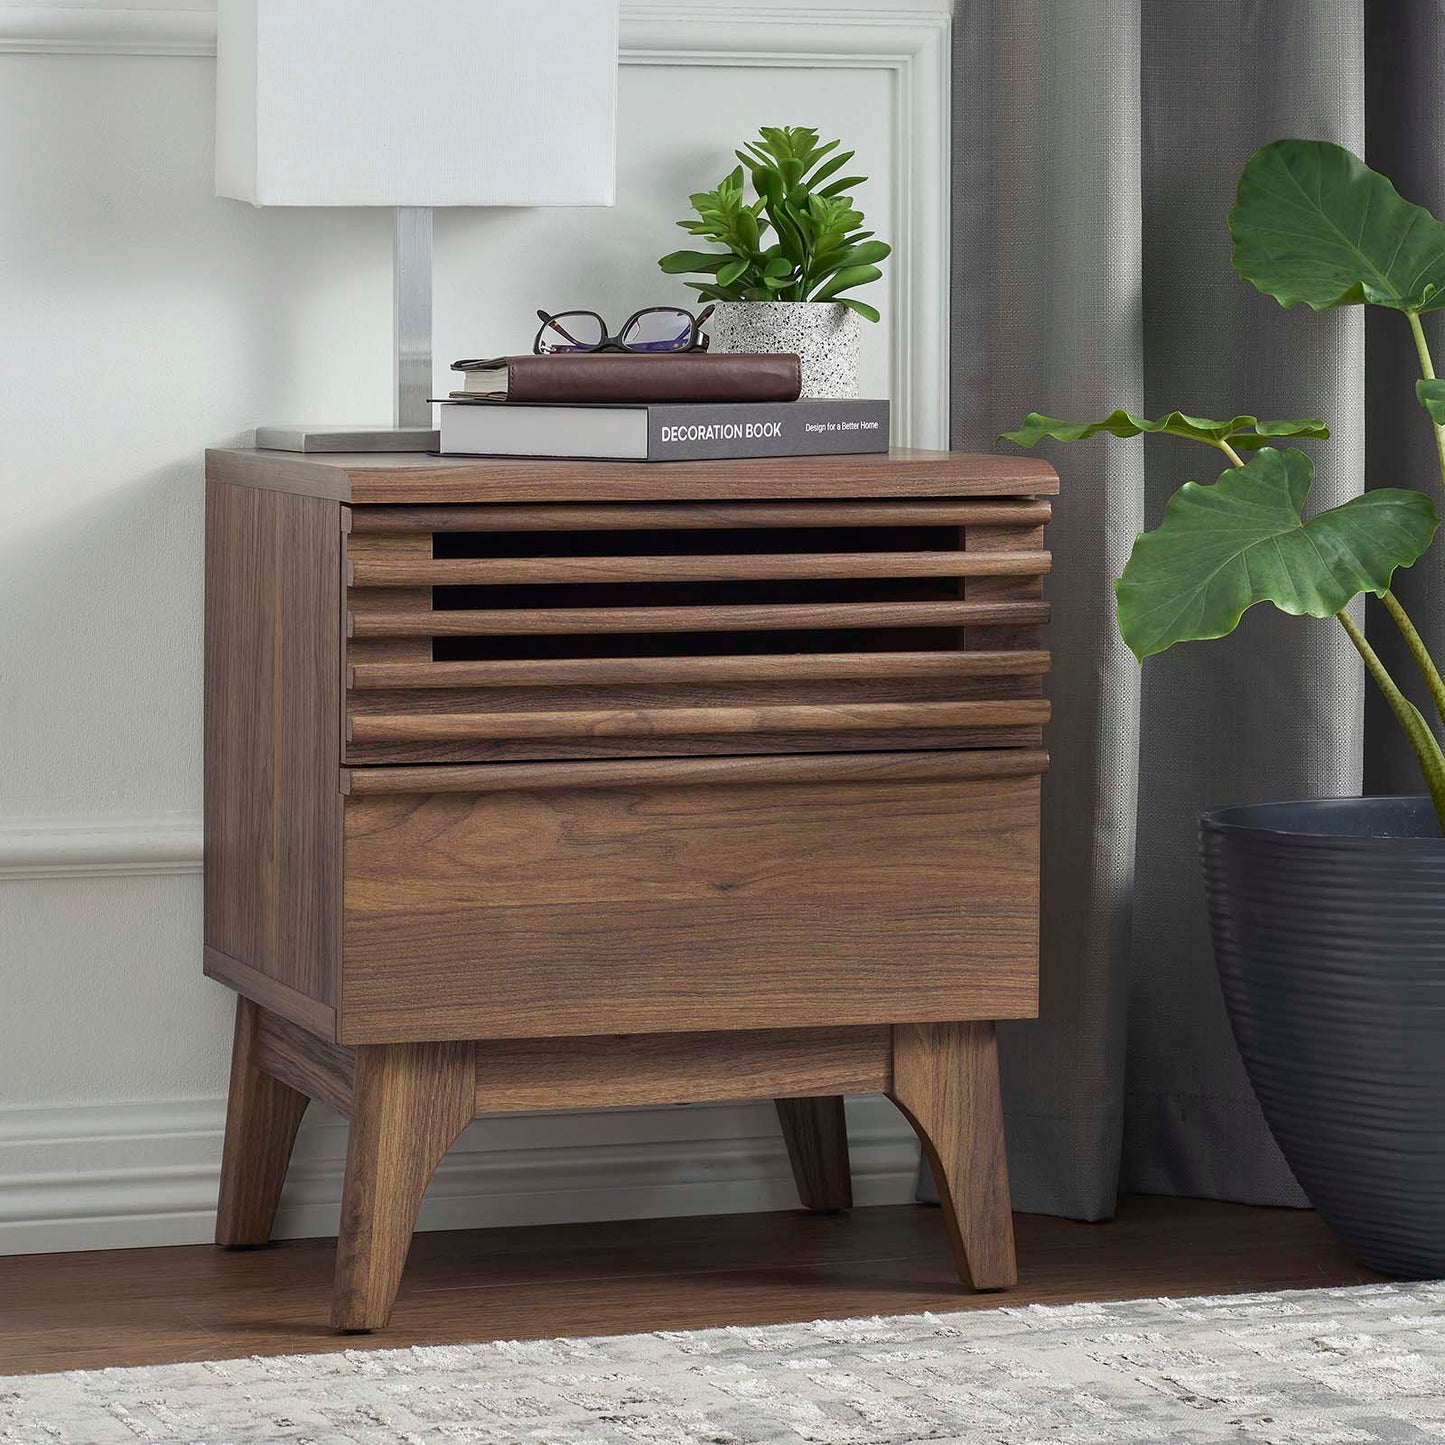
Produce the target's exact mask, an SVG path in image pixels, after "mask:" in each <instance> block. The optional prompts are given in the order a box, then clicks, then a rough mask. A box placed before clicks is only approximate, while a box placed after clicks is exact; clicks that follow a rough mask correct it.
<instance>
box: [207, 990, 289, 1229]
mask: <svg viewBox="0 0 1445 1445" xmlns="http://www.w3.org/2000/svg"><path fill="white" fill-rule="evenodd" d="M261 1027H262V1013H261V1009H260V1008H259V1006H258V1005H256V1004H254V1003H253V1002H252V1001H251V1000H250V999H248V998H238V999H237V1000H236V1027H235V1032H234V1035H233V1038H232V1043H231V1091H230V1098H229V1100H228V1102H227V1105H226V1139H225V1144H224V1146H223V1148H222V1151H221V1194H220V1199H219V1202H218V1203H217V1206H216V1243H217V1244H220V1245H224V1246H225V1247H226V1248H228V1249H241V1248H247V1247H250V1246H253V1245H258V1244H266V1243H267V1242H268V1241H269V1240H270V1238H271V1229H272V1226H273V1225H274V1224H275V1221H276V1206H277V1204H278V1203H279V1202H280V1200H281V1186H282V1185H283V1184H284V1183H285V1182H286V1167H287V1165H288V1164H289V1163H290V1162H291V1150H292V1148H293V1146H294V1145H295V1143H296V1131H297V1129H299V1128H300V1127H301V1116H302V1115H303V1114H305V1112H306V1105H307V1103H308V1102H309V1100H308V1098H307V1096H306V1094H304V1093H302V1092H300V1091H298V1090H296V1089H293V1088H291V1087H290V1086H289V1085H287V1084H283V1083H282V1082H281V1081H280V1080H279V1079H276V1078H273V1077H272V1076H271V1075H269V1074H267V1073H264V1072H263V1071H262V1061H261V1055H262V1049H261V1042H260V1033H261Z"/></svg>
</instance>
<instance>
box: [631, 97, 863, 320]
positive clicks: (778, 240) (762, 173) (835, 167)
mask: <svg viewBox="0 0 1445 1445" xmlns="http://www.w3.org/2000/svg"><path fill="white" fill-rule="evenodd" d="M841 144H842V142H841V141H836V140H830V141H823V142H821V143H820V142H819V140H818V132H817V131H816V130H813V129H812V128H811V127H808V126H786V125H785V126H766V125H765V126H763V127H762V129H761V130H760V131H759V133H758V139H757V140H756V141H747V142H745V143H744V145H743V148H742V149H741V150H738V151H736V152H735V154H736V156H737V158H738V161H739V164H738V165H737V166H736V167H734V169H733V170H732V171H730V172H729V173H728V174H727V175H726V176H724V177H723V178H722V180H721V181H719V182H718V184H717V185H716V186H714V187H713V189H712V190H710V191H699V192H698V193H696V194H695V195H693V196H690V197H689V200H690V201H691V203H692V206H693V209H694V210H695V211H696V212H697V215H696V216H694V217H688V218H687V219H685V220H681V221H679V222H678V223H677V224H678V225H679V226H681V227H682V229H683V230H684V231H686V232H687V233H688V234H689V235H690V236H696V237H698V238H699V239H700V240H703V241H708V242H711V243H712V244H713V245H716V246H720V247H721V248H722V249H721V250H717V251H692V250H686V251H673V252H672V253H671V254H669V255H666V256H664V257H663V258H662V259H661V260H660V261H659V262H658V265H659V266H661V267H662V269H663V271H665V272H666V273H667V274H668V275H670V276H678V275H693V274H697V275H701V276H703V277H704V278H705V279H704V280H701V281H687V282H685V283H684V284H685V285H687V286H690V287H691V288H692V289H693V290H694V291H696V292H698V294H699V295H700V296H702V297H703V298H704V299H705V300H708V301H837V302H839V303H840V304H842V305H843V306H846V307H847V308H848V309H849V310H850V311H856V312H857V313H858V314H859V315H860V316H862V317H865V318H866V319H867V320H869V321H877V320H878V311H877V309H876V308H875V307H873V306H870V305H869V304H868V303H867V302H866V301H860V300H858V298H857V297H856V296H848V295H845V294H844V293H845V292H848V291H852V290H853V289H854V288H855V287H858V286H863V285H866V284H867V283H868V282H870V281H876V280H878V278H879V277H880V276H882V274H883V273H882V271H880V270H879V269H878V263H879V262H880V261H882V260H884V259H885V258H886V257H887V256H888V254H889V251H890V249H891V248H890V247H889V246H888V245H887V243H886V242H883V241H879V240H877V239H875V237H874V233H873V232H872V231H866V230H864V229H863V226H864V221H863V215H862V213H861V212H860V211H859V210H858V209H857V207H856V205H855V204H854V202H853V199H852V196H851V194H850V192H851V191H852V190H853V189H854V188H855V187H856V186H860V185H862V184H863V182H864V181H865V180H867V177H866V176H853V175H842V176H840V175H838V172H839V171H841V170H843V169H844V167H845V166H847V164H848V162H849V161H851V160H852V159H853V156H854V154H855V152H853V151H840V150H839V149H838V147H839V145H841ZM745 176H746V178H748V179H750V180H751V181H752V187H753V191H754V197H753V199H751V200H749V199H748V196H747V194H746V187H745V184H744V178H745Z"/></svg>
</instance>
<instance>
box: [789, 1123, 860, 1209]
mask: <svg viewBox="0 0 1445 1445" xmlns="http://www.w3.org/2000/svg"><path fill="white" fill-rule="evenodd" d="M777 1108H778V1122H779V1124H781V1125H782V1129H783V1142H784V1143H785V1144H786V1145H787V1148H788V1162H789V1163H790V1164H791V1165H792V1166H793V1178H794V1179H795V1180H796V1181H797V1185H798V1198H799V1199H800V1200H801V1201H802V1205H803V1208H804V1209H811V1210H813V1211H814V1212H815V1213H819V1214H833V1213H836V1212H837V1211H838V1210H840V1209H851V1208H852V1207H853V1176H852V1172H851V1170H850V1169H849V1167H848V1124H847V1120H846V1118H845V1117H844V1113H843V1100H842V1097H841V1096H839V1095H832V1096H830V1097H826V1098H808V1099H779V1100H777Z"/></svg>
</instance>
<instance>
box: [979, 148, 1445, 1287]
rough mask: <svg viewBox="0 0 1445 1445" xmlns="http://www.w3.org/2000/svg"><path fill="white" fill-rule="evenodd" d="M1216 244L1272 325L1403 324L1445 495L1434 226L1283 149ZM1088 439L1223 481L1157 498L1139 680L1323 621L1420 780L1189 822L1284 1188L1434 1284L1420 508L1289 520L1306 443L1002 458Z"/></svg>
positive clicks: (1335, 153)
mask: <svg viewBox="0 0 1445 1445" xmlns="http://www.w3.org/2000/svg"><path fill="white" fill-rule="evenodd" d="M1229 229H1230V233H1231V235H1232V237H1233V241H1234V253H1233V259H1234V266H1235V270H1236V271H1238V273H1239V274H1240V276H1241V277H1242V278H1243V279H1244V280H1245V281H1248V282H1249V283H1250V284H1251V285H1253V286H1254V287H1255V288H1256V289H1257V290H1259V291H1261V292H1263V293H1264V294H1265V295H1267V296H1272V297H1274V299H1275V300H1277V301H1278V302H1279V303H1280V304H1281V305H1283V306H1294V305H1296V304H1297V303H1301V302H1303V303H1304V304H1305V305H1306V306H1309V307H1310V308H1312V309H1313V310H1315V311H1324V310H1328V309H1330V308H1332V307H1336V306H1358V305H1361V304H1368V305H1372V306H1380V307H1385V308H1387V309H1388V310H1390V311H1394V312H1396V313H1399V314H1400V315H1401V316H1402V318H1403V320H1404V321H1405V322H1407V323H1408V327H1409V331H1410V334H1411V337H1412V339H1413V342H1414V348H1415V352H1416V354H1417V357H1418V359H1419V364H1420V372H1421V376H1420V380H1419V381H1418V382H1417V383H1416V386H1415V391H1416V396H1417V397H1418V399H1419V402H1420V404H1421V406H1422V407H1423V411H1422V412H1421V414H1420V422H1421V425H1423V426H1430V427H1432V428H1433V430H1434V434H1435V442H1436V448H1437V451H1438V453H1439V456H1440V463H1441V473H1442V479H1445V381H1442V380H1437V379H1436V376H1435V367H1434V363H1433V361H1432V359H1431V356H1430V349H1429V346H1428V345H1427V344H1426V337H1425V331H1424V327H1423V326H1422V325H1421V319H1420V318H1421V316H1422V314H1423V313H1425V312H1428V311H1438V310H1440V309H1442V308H1445V224H1442V223H1441V222H1440V221H1439V220H1437V219H1436V218H1435V217H1434V216H1433V215H1431V214H1430V212H1429V211H1427V210H1425V209H1424V208H1423V207H1421V206H1416V205H1413V204H1411V203H1410V202H1409V201H1406V200H1404V199H1403V198H1402V197H1401V196H1400V195H1399V194H1398V192H1397V191H1396V190H1395V188H1394V186H1393V185H1391V183H1390V182H1389V180H1388V179H1386V177H1384V176H1382V175H1380V174H1379V173H1378V172H1376V171H1372V170H1371V169H1370V168H1369V167H1368V166H1366V165H1365V164H1364V162H1363V161H1361V160H1360V159H1359V158H1358V157H1356V156H1354V155H1352V154H1351V153H1350V152H1349V151H1347V150H1345V149H1343V148H1342V147H1340V146H1336V145H1329V144H1326V143H1325V142H1322V141H1308V140H1283V141H1277V142H1275V143H1274V144H1273V145H1269V146H1265V147H1264V148H1263V149H1262V150H1260V151H1258V152H1256V153H1255V155H1254V156H1252V157H1251V158H1250V160H1249V162H1248V164H1247V165H1246V166H1245V168H1244V172H1243V174H1242V176H1241V177H1240V181H1239V189H1238V193H1237V196H1236V200H1235V205H1234V209H1233V210H1232V211H1231V212H1230V216H1229ZM1404 329H1405V327H1404V326H1402V327H1401V331H1402V332H1403V331H1404ZM1097 432H1108V433H1111V434H1112V435H1114V436H1118V437H1133V436H1139V435H1141V434H1144V433H1151V434H1163V435H1166V436H1172V437H1180V438H1183V439H1185V440H1187V441H1191V442H1198V443H1202V444H1203V445H1204V446H1206V447H1209V448H1212V449H1213V450H1214V451H1215V452H1216V453H1220V454H1222V455H1223V456H1224V458H1225V459H1226V460H1227V462H1228V466H1227V467H1225V468H1224V469H1223V470H1222V471H1221V472H1220V474H1219V476H1218V478H1217V479H1216V480H1214V481H1210V482H1206V483H1205V484H1203V485H1201V484H1200V483H1197V482H1186V483H1185V485H1184V486H1183V487H1181V488H1180V489H1179V491H1177V492H1176V493H1175V494H1174V496H1173V497H1172V498H1171V499H1170V501H1169V503H1168V505H1167V506H1166V507H1165V509H1164V516H1163V520H1162V521H1161V522H1160V524H1159V526H1158V527H1157V528H1155V530H1154V531H1152V532H1146V533H1145V534H1144V535H1143V536H1142V537H1140V538H1139V539H1138V540H1137V541H1136V542H1135V544H1134V550H1133V553H1132V555H1131V556H1130V558H1129V562H1128V565H1127V566H1126V567H1125V568H1124V570H1123V573H1122V574H1121V576H1120V577H1119V580H1118V582H1117V583H1116V585H1115V591H1116V594H1117V598H1118V617H1119V630H1120V632H1121V633H1122V634H1123V637H1124V640H1125V641H1126V642H1127V643H1128V644H1129V646H1130V648H1131V649H1132V650H1133V651H1134V654H1135V655H1136V656H1137V657H1138V658H1139V660H1140V662H1143V661H1144V659H1145V658H1147V657H1150V656H1152V655H1154V654H1155V653H1159V652H1163V651H1164V649H1165V648H1168V647H1172V646H1174V645H1175V644H1177V643H1181V642H1188V641H1191V640H1194V639H1204V638H1215V637H1224V636H1226V635H1227V634H1228V633H1230V632H1233V631H1234V629H1235V627H1236V626H1237V625H1238V623H1239V620H1240V617H1241V616H1242V615H1243V613H1244V611H1245V609H1246V608H1249V607H1252V606H1254V605H1255V604H1256V603H1260V602H1270V603H1273V604H1274V606H1275V607H1277V608H1279V609H1280V610H1281V611H1282V612H1287V613H1291V614H1293V615H1296V616H1307V617H1319V618H1334V619H1336V620H1337V621H1338V623H1339V625H1340V626H1341V627H1342V628H1343V629H1344V632H1345V633H1346V635H1347V636H1348V637H1349V640H1350V642H1351V644H1352V645H1353V646H1354V647H1355V648H1356V649H1357V650H1358V652H1359V653H1360V656H1361V658H1362V659H1363V661H1364V666H1365V670H1366V672H1367V673H1368V674H1369V676H1370V677H1371V678H1372V679H1373V680H1374V682H1375V684H1376V685H1377V686H1378V687H1379V688H1380V690H1381V692H1382V694H1383V695H1384V697H1385V699H1386V701H1387V702H1388V703H1389V705H1390V708H1391V709H1392V711H1393V712H1394V714H1395V717H1396V719H1397V720H1398V722H1399V724H1400V727H1401V729H1402V731H1403V733H1404V736H1405V738H1406V739H1407V740H1408V742H1409V744H1410V746H1411V748H1412V749H1413V750H1414V752H1415V756H1416V758H1417V759H1418V760H1419V764H1420V772H1421V776H1422V779H1423V781H1424V784H1425V787H1426V789H1427V793H1426V794H1424V795H1421V796H1418V797H1379V798H1322V799H1310V800H1304V801H1296V802H1282V803H1256V804H1251V805H1248V806H1243V807H1232V808H1222V809H1219V810H1216V811H1213V812H1209V813H1206V814H1205V815H1204V816H1203V818H1202V819H1201V843H1202V848H1203V854H1204V872H1205V884H1206V893H1207V895H1208V899H1209V911H1210V919H1211V924H1212V928H1213V935H1214V956H1215V961H1216V964H1217V965H1218V969H1219V975H1220V980H1221V983H1222V985H1223V991H1224V1000H1225V1004H1226V1006H1227V1008H1228V1010H1229V1016H1230V1022H1231V1025H1232V1026H1233V1029H1234V1035H1235V1038H1236V1040H1237V1041H1238V1043H1239V1048H1240V1053H1241V1056H1242V1057H1243V1059H1244V1063H1245V1067H1246V1069H1247V1070H1248V1072H1249V1076H1250V1080H1251V1082H1252V1083H1253V1085H1254V1090H1255V1093H1256V1094H1257V1095H1258V1097H1259V1102H1260V1105H1261V1107H1262V1108H1263V1110H1264V1115H1265V1118H1266V1120H1267V1121H1268V1123H1269V1126H1270V1129H1271V1130H1272V1132H1273V1133H1274V1136H1275V1138H1276V1140H1278V1142H1279V1145H1280V1148H1281V1149H1282V1150H1283V1152H1284V1156H1285V1158H1286V1159H1287V1160H1288V1161H1289V1164H1290V1167H1291V1168H1292V1169H1293V1170H1294V1173H1295V1176H1296V1178H1297V1179H1298V1180H1299V1182H1300V1184H1301V1185H1302V1186H1303V1188H1304V1190H1305V1192H1306V1194H1308V1196H1309V1197H1310V1199H1311V1201H1312V1202H1313V1203H1314V1205H1315V1206H1316V1208H1318V1209H1319V1211H1320V1213H1321V1214H1322V1215H1323V1216H1324V1217H1325V1219H1326V1220H1327V1221H1328V1222H1329V1223H1330V1224H1332V1225H1333V1226H1334V1227H1335V1229H1336V1230H1338V1232H1339V1233H1340V1235H1341V1236H1342V1237H1343V1238H1344V1240H1345V1242H1346V1243H1347V1244H1348V1245H1349V1246H1350V1247H1351V1248H1352V1250H1353V1251H1354V1253H1355V1255H1356V1256H1357V1257H1358V1258H1359V1259H1360V1260H1362V1261H1363V1262H1364V1263H1365V1264H1368V1265H1372V1266H1374V1267H1375V1268H1377V1269H1379V1270H1382V1271H1384V1272H1385V1273H1388V1274H1401V1275H1409V1276H1417V1277H1419V1276H1428V1277H1434V1276H1438V1275H1442V1274H1445V837H1442V836H1441V832H1442V823H1445V754H1442V751H1441V747H1440V743H1439V741H1438V739H1437V734H1438V731H1439V728H1440V725H1441V723H1442V722H1445V682H1442V680H1441V676H1440V672H1439V670H1438V668H1437V667H1436V664H1435V662H1434V660H1433V659H1432V658H1431V656H1430V653H1429V651H1428V650H1427V649H1426V647H1425V644H1424V642H1423V641H1422V640H1421V638H1420V635H1419V633H1418V631H1417V630H1416V628H1415V626H1414V624H1413V623H1412V622H1411V620H1410V618H1409V616H1408V615H1407V614H1406V611H1405V608H1404V607H1403V606H1402V605H1401V603H1400V600H1399V599H1398V598H1397V597H1396V596H1395V594H1394V592H1393V590H1392V587H1391V580H1392V577H1393V575H1394V573H1395V572H1396V571H1397V570H1398V569H1400V568H1405V567H1409V566H1411V565H1412V564H1413V563H1414V562H1415V561H1416V560H1417V559H1418V558H1419V557H1420V556H1421V554H1422V553H1423V552H1424V551H1425V549H1426V548H1427V547H1428V546H1429V545H1430V543H1431V540H1432V539H1433V537H1434V534H1435V530H1436V527H1437V526H1438V522H1437V520H1436V515H1435V507H1434V505H1433V502H1432V500H1431V497H1430V496H1428V495H1426V493H1425V492H1423V491H1418V490H1414V489H1408V488H1398V487H1383V486H1381V487H1370V488H1369V489H1367V490H1365V491H1363V492H1362V493H1361V494H1360V495H1358V496H1354V497H1351V498H1350V500H1349V501H1347V502H1345V503H1344V504H1343V505H1342V506H1338V507H1332V508H1329V509H1328V510H1326V511H1321V512H1315V513H1313V514H1312V515H1307V496H1308V493H1309V489H1310V483H1311V481H1312V480H1313V477H1314V463H1313V462H1312V461H1311V460H1310V458H1309V457H1307V456H1306V455H1305V454H1304V452H1302V451H1301V450H1299V449H1298V448H1297V447H1293V446H1287V445H1284V447H1283V449H1280V445H1282V444H1285V443H1287V442H1288V441H1290V440H1291V439H1295V440H1304V441H1315V440H1319V439H1323V438H1325V437H1327V436H1328V435H1329V433H1328V431H1327V430H1326V429H1325V426H1324V424H1323V423H1322V422H1320V421H1316V420H1313V419H1304V420H1292V421H1272V422H1265V421H1260V420H1258V419H1257V418H1256V417H1253V416H1236V417H1233V418H1231V419H1230V420H1227V421H1210V420H1208V419H1206V418H1203V417H1196V416H1187V415H1184V414H1182V413H1180V412H1177V411H1176V412H1170V413H1169V414H1168V415H1167V416H1163V417H1160V418H1158V419H1154V420H1151V419H1149V418H1147V417H1140V416H1132V415H1130V414H1129V413H1127V412H1122V411H1118V412H1115V413H1113V414H1112V415H1111V416H1108V417H1105V418H1104V419H1103V420H1101V421H1091V422H1064V421H1060V420H1058V419H1056V418H1053V417H1047V416H1041V415H1039V414H1038V413H1031V414H1030V415H1029V416H1028V418H1027V419H1026V420H1025V422H1024V424H1023V426H1022V427H1020V428H1019V429H1018V430H1017V431H1015V432H1010V433H1007V434H1006V436H1007V439H1008V440H1010V441H1013V442H1017V443H1019V444H1021V445H1023V446H1032V445H1034V444H1035V443H1036V442H1039V441H1042V440H1043V439H1044V438H1046V437H1049V438H1054V439H1056V440H1059V441H1079V440H1082V439H1083V438H1085V437H1088V436H1092V435H1094V434H1095V433H1097ZM1432 490H1433V487H1432ZM1362 593H1364V594H1368V595H1370V596H1374V597H1378V598H1379V599H1380V602H1381V604H1382V607H1383V613H1384V618H1385V620H1387V621H1388V623H1389V624H1392V625H1393V626H1395V627H1396V628H1397V629H1398V630H1399V632H1400V634H1401V637H1402V638H1403V640H1404V643H1405V645H1406V649H1407V650H1408V652H1409V654H1410V656H1411V658H1412V659H1413V662H1414V665H1415V667H1416V668H1417V669H1418V671H1419V673H1420V677H1421V681H1422V683H1423V693H1424V694H1426V695H1428V697H1429V699H1430V702H1429V704H1428V708H1429V711H1430V712H1431V713H1432V714H1434V717H1433V719H1432V718H1427V717H1426V716H1425V713H1424V712H1423V711H1422V710H1421V709H1420V708H1418V707H1417V706H1416V705H1415V704H1414V703H1413V702H1412V701H1411V700H1410V699H1409V698H1408V697H1406V696H1405V694H1404V692H1403V690H1402V689H1401V688H1400V686H1399V684H1398V682H1397V680H1396V679H1395V678H1394V677H1392V676H1391V674H1390V672H1389V671H1388V669H1387V668H1386V666H1385V663H1384V662H1383V661H1382V660H1381V658H1380V657H1379V656H1378V655H1377V653H1376V652H1375V650H1374V649H1373V648H1372V647H1371V645H1370V642H1369V640H1368V639H1367V638H1366V636H1365V634H1364V631H1363V630H1362V628H1361V627H1360V625H1359V623H1358V622H1357V621H1356V619H1355V617H1354V616H1352V615H1351V612H1350V611H1349V606H1350V603H1351V602H1352V601H1353V600H1354V599H1355V598H1356V597H1358V596H1359V595H1360V594H1362Z"/></svg>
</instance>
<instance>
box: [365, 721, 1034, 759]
mask: <svg viewBox="0 0 1445 1445" xmlns="http://www.w3.org/2000/svg"><path fill="white" fill-rule="evenodd" d="M865 738H866V741H867V746H868V748H869V749H870V750H871V749H874V748H876V749H877V750H878V751H879V752H908V751H920V752H921V751H948V752H953V751H957V750H959V749H962V748H982V749H989V750H993V749H999V748H1030V749H1037V748H1040V747H1042V746H1043V728H1042V727H1041V726H1039V725H1038V724H1034V725H1033V726H1030V727H974V728H887V729H880V730H879V731H877V732H869V733H866V734H860V733H858V732H856V731H855V732H815V733H775V732H769V733H669V734H663V735H660V736H657V737H611V738H608V737H577V736H573V737H565V738H499V739H493V740H492V741H490V742H488V741H483V740H481V739H478V738H470V739H468V740H467V741H466V742H461V743H349V744H347V748H346V762H347V763H348V764H349V765H351V766H353V767H354V766H361V765H376V766H380V767H409V766H421V767H426V766H430V765H433V764H443V763H449V764H456V765H458V766H465V765H472V764H476V765H484V764H492V763H496V764H502V763H532V762H572V761H579V762H580V761H584V760H596V761H603V760H606V759H614V758H615V759H618V760H625V759H629V758H672V757H698V758H708V757H719V758H720V757H729V756H736V757H740V758H741V757H757V756H767V755H770V754H771V755H775V754H779V753H838V752H845V751H848V750H850V749H856V748H857V747H858V746H859V743H860V741H862V740H864V739H865Z"/></svg>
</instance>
